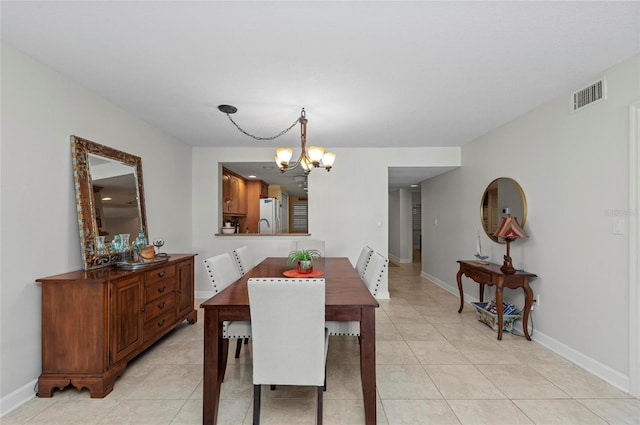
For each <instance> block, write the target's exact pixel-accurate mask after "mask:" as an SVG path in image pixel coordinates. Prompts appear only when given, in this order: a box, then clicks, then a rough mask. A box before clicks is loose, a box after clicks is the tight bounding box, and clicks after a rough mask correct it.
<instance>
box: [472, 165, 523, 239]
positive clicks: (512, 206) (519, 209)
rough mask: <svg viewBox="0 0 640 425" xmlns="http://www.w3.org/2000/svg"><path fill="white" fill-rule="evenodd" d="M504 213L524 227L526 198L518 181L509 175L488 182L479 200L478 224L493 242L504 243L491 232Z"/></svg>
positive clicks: (493, 231) (494, 229) (494, 230)
mask: <svg viewBox="0 0 640 425" xmlns="http://www.w3.org/2000/svg"><path fill="white" fill-rule="evenodd" d="M505 215H511V217H516V218H517V219H518V222H519V223H520V226H522V227H524V224H525V221H526V219H527V199H526V198H525V197H524V192H523V191H522V188H521V187H520V185H519V184H518V182H516V181H515V180H513V179H511V178H509V177H500V178H497V179H495V180H494V181H492V182H491V183H489V186H487V188H486V189H485V191H484V194H483V195H482V201H481V202H480V224H481V225H482V228H483V229H484V232H485V233H486V234H487V236H488V237H489V238H490V239H491V240H492V241H494V242H497V243H504V241H501V240H498V238H497V237H495V236H493V234H494V233H495V232H496V230H498V226H499V225H500V220H501V219H502V217H503V216H505Z"/></svg>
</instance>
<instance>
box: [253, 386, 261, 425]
mask: <svg viewBox="0 0 640 425" xmlns="http://www.w3.org/2000/svg"><path fill="white" fill-rule="evenodd" d="M253 425H260V385H254V386H253Z"/></svg>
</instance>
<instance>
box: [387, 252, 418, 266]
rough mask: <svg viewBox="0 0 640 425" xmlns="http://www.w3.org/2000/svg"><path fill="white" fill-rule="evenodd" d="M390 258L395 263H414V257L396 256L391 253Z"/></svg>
mask: <svg viewBox="0 0 640 425" xmlns="http://www.w3.org/2000/svg"><path fill="white" fill-rule="evenodd" d="M389 260H390V261H393V262H394V263H399V264H411V263H413V258H400V257H396V256H395V255H392V254H389Z"/></svg>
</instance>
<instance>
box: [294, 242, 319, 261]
mask: <svg viewBox="0 0 640 425" xmlns="http://www.w3.org/2000/svg"><path fill="white" fill-rule="evenodd" d="M304 249H315V250H317V251H318V252H319V253H320V255H322V256H323V257H324V241H323V240H320V239H304V240H300V241H296V251H302V250H304Z"/></svg>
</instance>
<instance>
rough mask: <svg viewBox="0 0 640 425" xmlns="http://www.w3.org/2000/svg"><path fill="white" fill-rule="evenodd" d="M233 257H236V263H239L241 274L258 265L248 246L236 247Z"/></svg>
mask: <svg viewBox="0 0 640 425" xmlns="http://www.w3.org/2000/svg"><path fill="white" fill-rule="evenodd" d="M233 257H234V258H235V259H236V264H237V265H238V269H239V270H240V274H241V275H243V276H244V275H245V274H247V272H248V271H249V270H251V269H252V268H254V267H255V266H256V263H255V260H254V259H253V256H252V255H251V251H250V250H249V248H248V247H246V246H241V247H240V248H236V249H234V250H233Z"/></svg>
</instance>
